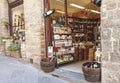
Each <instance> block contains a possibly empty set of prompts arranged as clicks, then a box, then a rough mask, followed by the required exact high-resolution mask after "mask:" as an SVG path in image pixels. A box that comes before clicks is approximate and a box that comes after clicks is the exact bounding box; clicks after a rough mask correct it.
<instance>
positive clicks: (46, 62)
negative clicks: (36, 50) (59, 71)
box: [40, 57, 55, 72]
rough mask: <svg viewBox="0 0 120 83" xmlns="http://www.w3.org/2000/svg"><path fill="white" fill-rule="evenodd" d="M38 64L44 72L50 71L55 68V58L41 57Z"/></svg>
mask: <svg viewBox="0 0 120 83" xmlns="http://www.w3.org/2000/svg"><path fill="white" fill-rule="evenodd" d="M40 65H41V69H42V70H43V71H44V72H52V71H53V70H54V69H55V59H54V57H43V58H42V59H41V61H40Z"/></svg>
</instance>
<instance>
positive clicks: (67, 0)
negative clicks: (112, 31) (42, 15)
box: [46, 0, 101, 73]
mask: <svg viewBox="0 0 120 83" xmlns="http://www.w3.org/2000/svg"><path fill="white" fill-rule="evenodd" d="M93 1H94V0H93ZM46 8H47V9H48V10H50V9H54V10H55V12H54V13H53V14H51V15H50V16H48V17H47V21H46V25H47V26H48V27H47V28H48V29H49V33H48V34H49V36H50V37H49V38H47V39H48V42H51V44H50V43H49V44H48V46H53V54H54V55H55V57H56V58H57V62H56V64H57V66H58V67H59V68H61V69H65V70H70V71H74V72H79V73H82V64H83V63H84V62H87V61H93V60H95V61H98V62H101V60H100V56H99V58H96V56H95V54H94V53H95V52H96V49H97V51H99V50H100V49H101V47H100V4H95V3H94V2H92V0H50V1H48V2H47V6H46ZM51 25H52V26H51ZM47 31H48V30H47ZM50 38H51V39H50Z"/></svg>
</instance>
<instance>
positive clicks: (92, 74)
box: [82, 62, 101, 82]
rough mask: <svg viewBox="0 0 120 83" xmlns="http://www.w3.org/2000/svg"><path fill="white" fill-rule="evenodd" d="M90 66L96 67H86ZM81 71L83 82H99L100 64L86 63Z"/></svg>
mask: <svg viewBox="0 0 120 83" xmlns="http://www.w3.org/2000/svg"><path fill="white" fill-rule="evenodd" d="M91 64H97V65H98V67H96V68H95V67H94V68H92V67H87V65H89V66H91ZM82 70H83V73H84V77H85V80H87V81H89V82H100V81H101V68H100V64H99V63H97V62H86V63H84V64H83V66H82Z"/></svg>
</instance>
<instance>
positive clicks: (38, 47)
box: [24, 0, 45, 64]
mask: <svg viewBox="0 0 120 83" xmlns="http://www.w3.org/2000/svg"><path fill="white" fill-rule="evenodd" d="M43 9H44V4H43V0H24V15H25V30H26V32H25V35H26V42H25V44H26V58H27V59H33V62H34V63H38V64H40V59H41V56H44V55H45V37H44V18H43V12H44V10H43Z"/></svg>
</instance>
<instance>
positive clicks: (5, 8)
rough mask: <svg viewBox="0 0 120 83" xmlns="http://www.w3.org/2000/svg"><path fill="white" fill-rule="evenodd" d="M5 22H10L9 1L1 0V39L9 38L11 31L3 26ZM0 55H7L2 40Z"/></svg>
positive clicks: (0, 42)
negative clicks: (3, 37)
mask: <svg viewBox="0 0 120 83" xmlns="http://www.w3.org/2000/svg"><path fill="white" fill-rule="evenodd" d="M3 21H8V4H7V0H0V37H1V36H8V35H9V30H8V29H7V28H6V27H5V26H4V25H3ZM0 55H5V52H4V43H3V42H2V41H1V39H0Z"/></svg>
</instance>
